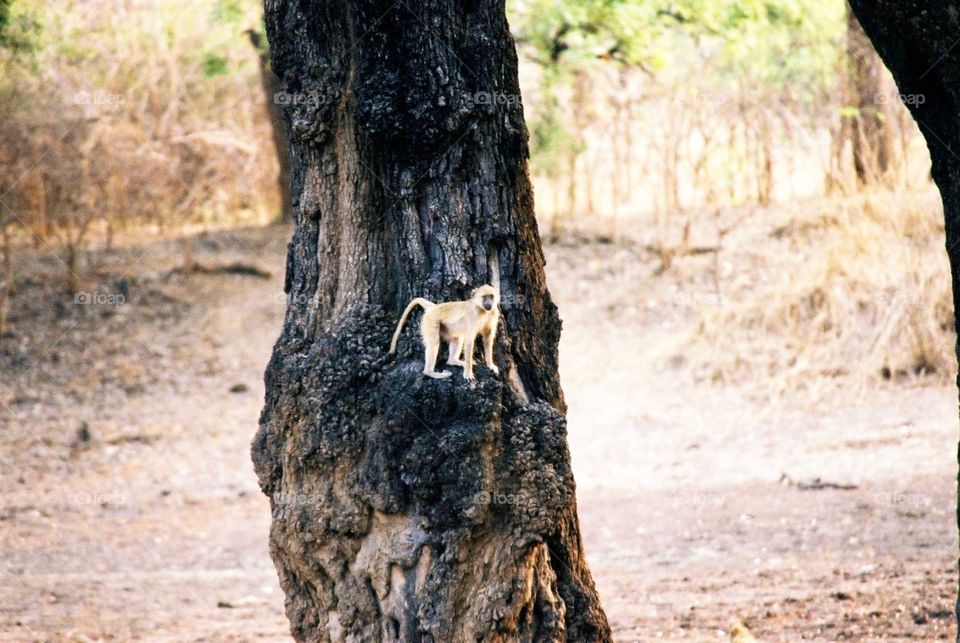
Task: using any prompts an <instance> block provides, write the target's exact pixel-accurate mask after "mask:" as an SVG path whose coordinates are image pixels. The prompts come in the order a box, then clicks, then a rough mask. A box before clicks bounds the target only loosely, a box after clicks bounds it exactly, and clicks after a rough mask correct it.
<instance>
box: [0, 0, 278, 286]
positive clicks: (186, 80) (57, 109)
mask: <svg viewBox="0 0 960 643" xmlns="http://www.w3.org/2000/svg"><path fill="white" fill-rule="evenodd" d="M14 6H15V7H17V8H18V9H17V10H18V11H20V12H21V14H22V15H23V16H25V17H27V18H29V19H30V20H32V21H34V22H35V23H36V24H38V25H40V37H39V38H38V39H37V46H36V49H35V51H33V52H32V53H29V54H26V55H23V54H21V55H19V56H13V55H11V54H10V53H9V52H6V53H4V52H0V65H2V66H3V68H4V70H5V72H6V73H5V75H4V77H3V79H2V80H0V96H2V100H0V139H2V140H3V142H4V144H3V146H2V147H0V195H3V196H2V197H0V198H2V202H3V205H2V206H0V207H2V208H3V215H4V216H5V221H7V222H8V223H9V225H11V226H12V227H13V230H14V233H15V234H17V235H19V236H18V238H21V239H22V241H25V242H28V243H32V244H33V245H35V246H43V245H46V244H53V245H55V246H56V247H59V248H62V249H63V253H64V263H65V264H66V269H65V273H66V277H67V286H68V288H69V289H71V290H74V289H76V287H77V286H78V283H77V282H78V280H79V279H80V277H79V275H80V274H81V273H82V266H81V262H80V261H79V259H78V258H77V257H79V256H81V255H83V253H84V250H85V248H87V247H89V246H90V245H91V244H92V243H95V242H102V243H105V244H108V245H109V243H110V241H111V240H112V237H113V234H114V233H116V232H117V231H124V230H136V232H137V234H142V233H143V232H145V231H148V230H158V229H161V230H162V229H170V228H177V227H178V226H182V225H185V224H188V223H205V224H210V223H218V222H228V223H232V224H233V223H239V222H253V221H265V220H269V219H270V218H271V217H273V216H275V215H276V213H277V211H278V209H279V198H278V195H277V193H276V181H275V178H274V177H275V176H276V172H277V163H276V158H275V153H274V151H273V149H272V147H271V138H270V129H269V122H268V121H267V118H266V115H265V110H264V100H263V95H262V91H263V90H262V88H261V86H260V81H259V69H258V65H257V56H256V52H255V51H254V50H253V48H252V47H251V45H250V43H249V40H248V38H247V36H246V34H245V33H244V30H245V29H246V28H249V27H256V26H257V25H258V24H259V19H260V7H259V5H258V3H257V2H254V1H247V0H242V1H241V0H236V1H221V0H200V1H198V2H189V3H181V2H172V1H170V0H153V1H150V2H146V1H143V0H120V1H118V0H109V1H108V0H52V1H50V2H47V3H42V4H41V3H33V2H18V3H16V4H15V5H14Z"/></svg>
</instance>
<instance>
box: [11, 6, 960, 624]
mask: <svg viewBox="0 0 960 643" xmlns="http://www.w3.org/2000/svg"><path fill="white" fill-rule="evenodd" d="M401 5H402V6H401ZM391 10H404V11H411V12H415V11H416V6H415V5H410V6H407V5H406V4H404V3H398V4H397V5H394V8H393V9H391ZM507 11H508V17H509V20H510V24H511V29H512V31H513V35H514V38H515V41H516V44H517V49H518V54H519V57H520V75H521V78H520V80H521V87H522V91H523V103H524V111H525V114H526V118H527V125H528V128H529V131H530V143H531V159H530V171H531V174H532V177H533V181H534V185H535V191H536V199H537V206H536V208H537V217H538V221H539V223H540V230H541V234H542V236H543V238H544V242H545V253H546V256H547V261H548V265H547V275H548V279H549V281H550V285H551V290H552V292H553V295H554V298H555V299H556V301H557V303H558V305H559V307H560V312H561V316H562V317H563V319H564V321H565V324H564V336H563V339H562V340H561V356H560V357H561V378H562V382H563V385H564V390H565V393H566V396H567V400H568V403H569V406H570V410H569V416H568V420H569V434H570V445H571V452H572V458H573V464H574V470H575V475H576V479H577V481H578V483H579V490H578V498H579V503H580V513H581V520H582V522H583V532H584V537H585V540H586V542H585V547H586V551H587V555H588V560H589V561H590V563H591V566H592V568H593V570H594V575H595V578H596V581H597V584H598V588H599V590H600V593H601V598H602V599H603V600H604V604H605V607H606V609H607V612H608V615H609V617H610V619H611V623H612V625H613V627H614V631H615V636H616V637H617V638H618V640H624V641H631V640H644V641H645V640H651V639H653V638H661V639H670V640H672V639H678V640H679V639H686V640H708V639H721V640H722V639H726V638H729V637H730V636H731V632H733V633H736V632H743V631H745V630H746V629H747V628H749V630H751V631H752V632H753V633H754V635H756V636H757V637H758V638H760V639H762V640H797V639H798V638H809V639H814V640H840V639H844V638H846V639H862V638H870V637H876V638H897V637H900V638H924V639H931V638H947V637H951V636H952V632H954V631H955V624H954V623H953V620H952V609H953V608H952V606H953V600H954V599H953V591H954V588H955V587H956V569H955V556H954V553H955V551H956V544H957V543H956V529H955V528H954V526H953V522H954V521H953V511H954V510H953V506H954V482H953V481H954V479H955V476H956V461H955V448H956V422H957V417H956V387H955V385H954V384H953V382H954V380H955V377H956V361H955V358H954V356H953V346H954V343H955V337H954V333H953V312H952V310H951V302H950V281H949V270H948V266H947V261H946V256H945V253H944V251H943V245H944V233H943V220H942V210H941V207H940V203H939V197H938V194H937V192H936V190H935V188H934V187H933V184H932V182H931V181H930V177H929V157H928V154H927V151H926V148H925V146H924V143H923V140H922V138H921V136H920V134H919V132H918V130H917V128H916V126H915V125H914V124H913V122H912V120H911V119H910V117H909V115H908V113H907V111H906V108H905V105H906V104H909V103H910V102H911V101H923V100H925V97H924V96H922V95H907V96H903V95H900V94H899V93H898V92H897V89H896V87H895V85H894V84H893V81H892V80H891V78H890V76H889V74H888V73H887V72H886V70H885V69H884V67H883V65H882V63H881V62H880V60H879V58H878V57H877V55H876V54H875V52H874V51H873V49H872V47H871V45H870V43H869V41H868V40H867V39H866V37H865V36H864V34H863V32H862V30H861V29H860V27H859V25H858V24H857V23H856V21H855V20H854V19H852V18H851V17H850V15H849V13H848V10H847V7H846V5H845V4H844V2H842V1H840V0H710V1H707V0H674V1H670V2H667V1H665V2H654V1H649V0H642V1H641V0H637V1H627V0H619V1H618V0H526V1H524V0H508V1H507ZM261 16H262V8H261V6H260V4H259V3H258V2H256V1H255V0H197V1H195V2H189V3H182V2H173V1H172V0H170V1H168V0H48V1H46V2H40V1H39V0H0V67H2V70H3V73H2V74H0V436H2V438H3V440H2V447H0V454H2V458H0V480H2V485H0V551H2V561H0V565H2V567H0V639H5V640H17V641H19V640H24V641H26V640H85V641H86V640H127V639H133V638H148V639H149V638H166V639H170V640H274V639H276V640H284V639H285V637H286V632H287V627H286V622H285V620H284V617H283V608H282V593H281V592H280V589H279V587H278V586H277V581H276V575H275V573H274V571H273V567H272V564H271V562H270V559H269V556H268V553H267V551H266V543H267V539H266V534H267V529H268V527H269V508H268V504H267V501H266V499H265V498H263V497H262V496H261V495H260V493H259V490H258V489H257V485H256V480H255V477H254V475H253V473H252V468H251V465H250V464H249V458H248V455H247V448H248V443H249V440H250V438H251V437H252V435H253V433H254V431H255V429H256V422H257V416H258V413H259V408H260V404H261V402H262V399H263V398H262V396H263V385H262V382H261V376H262V372H263V368H264V366H265V365H266V361H267V359H268V357H269V352H270V348H271V344H272V342H273V341H274V339H275V338H276V336H277V335H278V332H279V329H280V323H281V320H282V317H283V311H284V307H285V305H286V301H285V298H284V295H283V292H282V282H283V270H284V252H285V244H286V241H287V239H288V237H289V234H290V231H291V230H290V223H289V217H288V212H289V204H288V203H286V202H285V200H284V196H283V195H284V190H283V188H282V186H284V185H285V184H286V182H287V180H288V178H287V170H286V168H285V162H284V159H285V154H286V147H285V142H284V141H285V132H284V130H283V127H284V125H283V121H282V108H283V102H284V96H285V95H284V94H278V91H277V86H276V79H275V78H274V77H273V76H272V73H271V71H270V68H269V58H268V55H269V54H268V44H267V42H266V38H265V37H264V36H263V35H262V32H263V27H262V24H261ZM489 99H490V100H498V97H497V96H495V95H491V96H490V97H489Z"/></svg>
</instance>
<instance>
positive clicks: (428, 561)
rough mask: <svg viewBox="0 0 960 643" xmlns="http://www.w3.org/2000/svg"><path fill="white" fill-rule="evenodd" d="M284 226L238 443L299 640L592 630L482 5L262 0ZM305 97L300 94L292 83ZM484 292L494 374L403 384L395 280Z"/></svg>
mask: <svg viewBox="0 0 960 643" xmlns="http://www.w3.org/2000/svg"><path fill="white" fill-rule="evenodd" d="M265 17H266V27H267V34H268V36H269V38H270V43H271V48H270V49H271V57H272V62H273V69H274V71H275V73H276V74H277V77H278V78H279V79H280V82H281V85H282V90H283V91H284V92H286V93H287V95H289V96H291V100H290V101H289V102H288V104H287V106H286V108H287V115H288V121H289V131H290V144H291V145H290V146H291V154H292V165H293V179H292V180H293V206H294V213H295V221H296V231H295V233H294V236H293V239H292V241H291V243H290V247H289V255H288V262H287V279H286V284H285V290H286V292H287V293H288V295H289V303H288V308H287V313H286V319H285V322H284V327H283V331H282V334H281V336H280V339H279V340H278V342H277V344H276V346H275V349H274V353H273V357H272V359H271V362H270V364H269V366H268V368H267V373H266V384H267V394H266V403H265V406H264V409H263V414H262V416H261V427H260V431H259V432H258V434H257V437H256V438H255V440H254V443H253V448H252V454H253V460H254V464H255V467H256V471H257V474H258V477H259V480H260V485H261V487H262V489H263V491H264V492H265V493H266V494H267V495H268V496H269V497H270V500H271V505H272V508H273V524H272V528H271V536H270V549H271V554H272V556H273V559H274V561H275V563H276V566H277V570H278V572H279V576H280V582H281V585H282V587H283V589H284V591H285V593H286V599H287V600H286V609H287V615H288V617H289V619H290V623H291V629H292V632H293V634H294V636H295V637H296V638H298V639H304V640H344V639H347V640H351V639H352V640H362V641H377V640H433V641H471V642H473V641H498V640H504V641H507V640H509V641H517V640H519V641H550V640H571V641H605V640H609V639H610V630H609V626H608V625H607V621H606V617H605V615H604V613H603V611H602V610H601V608H600V605H599V601H598V598H597V594H596V591H595V589H594V585H593V581H592V579H591V576H590V572H589V570H588V568H587V565H586V562H585V561H584V558H583V551H582V547H581V540H580V532H579V524H578V519H577V511H576V503H575V498H574V483H573V477H572V473H571V470H570V461H569V454H568V451H567V445H566V427H565V420H564V412H565V404H564V401H563V394H562V392H561V389H560V384H559V381H558V376H557V342H558V339H559V333H560V320H559V317H558V315H557V310H556V307H555V306H554V305H553V303H552V302H551V300H550V295H549V293H548V291H547V287H546V283H545V279H544V272H543V263H544V260H543V255H542V253H541V248H540V241H539V238H538V233H537V226H536V222H535V219H534V214H533V198H532V192H531V187H530V183H529V179H528V175H527V156H528V147H527V130H526V126H525V124H524V119H523V110H522V106H521V104H520V100H519V87H518V82H517V58H516V53H515V50H514V46H513V41H512V39H511V36H510V32H509V30H508V27H507V22H506V19H505V15H504V6H503V2H502V1H500V2H483V3H463V2H454V1H453V0H427V1H425V2H420V3H417V4H415V5H408V4H407V3H405V2H402V1H401V2H396V3H394V2H386V1H366V2H356V3H355V2H329V3H316V2H310V1H309V0H288V1H286V2H267V3H266V16H265ZM305 97H310V100H301V98H305ZM484 282H491V283H493V284H494V285H495V286H499V288H500V290H501V293H502V296H503V312H504V314H503V328H502V329H501V333H500V335H499V338H498V346H497V349H496V354H497V360H498V363H499V365H500V368H501V372H502V375H501V377H500V378H495V377H493V376H492V374H491V373H490V371H489V370H487V369H484V368H482V367H480V368H479V369H478V381H477V383H476V385H475V386H468V385H466V384H465V383H464V381H463V379H462V378H461V377H460V374H459V372H458V373H457V374H456V375H455V376H454V377H453V378H450V379H447V380H432V379H426V378H423V377H422V375H421V373H420V370H421V365H422V362H421V361H420V355H421V349H420V347H419V342H418V341H417V340H416V339H415V332H413V331H408V332H407V334H405V335H404V338H405V339H404V340H402V342H401V348H400V351H399V352H400V358H399V360H394V359H388V356H387V355H386V349H387V347H388V345H389V341H390V336H391V332H392V326H393V324H394V323H395V320H396V317H397V312H398V311H400V310H402V308H403V307H404V305H405V304H406V303H407V301H409V300H410V299H411V298H412V297H413V296H415V295H424V296H426V297H428V298H431V299H434V300H441V299H443V300H448V299H460V298H465V297H466V295H467V293H468V291H469V290H470V289H471V288H472V287H473V286H475V285H478V284H481V283H484Z"/></svg>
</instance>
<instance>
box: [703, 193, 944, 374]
mask: <svg viewBox="0 0 960 643" xmlns="http://www.w3.org/2000/svg"><path fill="white" fill-rule="evenodd" d="M766 234H767V235H768V236H769V238H768V239H766V240H764V239H756V238H754V239H752V240H747V241H746V242H747V243H754V244H758V246H759V244H764V245H765V246H766V247H767V251H768V254H767V257H766V261H758V260H757V257H756V256H754V257H753V260H752V261H750V262H748V265H744V266H737V267H733V268H732V271H733V272H738V271H741V270H743V272H744V274H741V275H740V278H739V279H738V280H736V281H734V283H733V285H732V288H730V289H729V290H730V292H723V295H724V296H723V297H720V298H719V300H718V303H717V304H716V305H714V306H711V307H710V308H708V309H706V310H704V311H703V313H702V316H701V318H700V321H699V323H698V324H697V326H696V330H695V332H694V333H693V334H692V335H691V337H690V339H689V342H688V348H689V351H685V352H687V354H688V355H689V356H691V357H692V363H693V365H694V368H695V371H696V373H697V374H698V375H699V376H701V377H702V378H705V379H708V380H711V381H714V382H717V383H722V384H730V383H734V382H739V381H744V380H746V381H751V382H754V383H756V384H761V385H763V388H765V389H766V388H767V387H772V388H773V390H774V391H775V392H783V391H785V390H787V389H795V388H801V389H804V388H806V389H818V388H821V387H824V386H834V385H836V383H838V381H839V380H840V379H843V381H844V382H846V383H850V382H853V383H858V384H861V385H866V384H876V383H878V382H880V381H882V380H891V379H892V380H896V381H900V380H905V379H911V378H917V377H936V378H938V379H949V378H951V377H952V376H953V375H954V374H955V372H956V361H955V359H954V355H953V346H954V343H955V336H954V332H953V313H952V303H951V290H950V271H949V267H948V264H947V258H946V254H945V252H944V248H943V244H944V232H943V216H942V209H941V206H940V202H939V198H938V196H937V194H936V192H935V191H933V190H932V189H931V190H929V191H925V192H922V193H914V194H908V195H895V194H891V193H872V194H866V195H862V196H858V197H854V198H850V199H845V200H834V201H832V202H828V203H823V204H822V205H820V207H818V208H815V209H812V210H808V211H806V212H802V213H795V214H792V215H790V216H788V217H787V218H786V220H785V221H784V222H782V224H781V225H777V226H775V227H774V228H773V230H772V231H770V230H767V232H766ZM771 248H772V249H773V251H774V252H775V253H776V254H775V255H772V256H771V255H770V254H769V249H771ZM764 282H765V283H764Z"/></svg>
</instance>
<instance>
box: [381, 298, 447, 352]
mask: <svg viewBox="0 0 960 643" xmlns="http://www.w3.org/2000/svg"><path fill="white" fill-rule="evenodd" d="M414 306H420V307H421V308H423V309H424V310H427V309H428V308H433V307H434V306H436V304H435V303H433V302H432V301H428V300H426V299H424V298H423V297H416V298H414V300H413V301H411V302H410V303H409V304H407V309H406V310H405V311H403V314H402V315H400V321H399V322H397V330H396V332H394V333H393V341H392V342H390V353H396V352H397V340H398V339H400V331H401V330H403V325H404V324H405V323H407V317H409V316H410V312H411V311H412V310H413V307H414Z"/></svg>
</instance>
